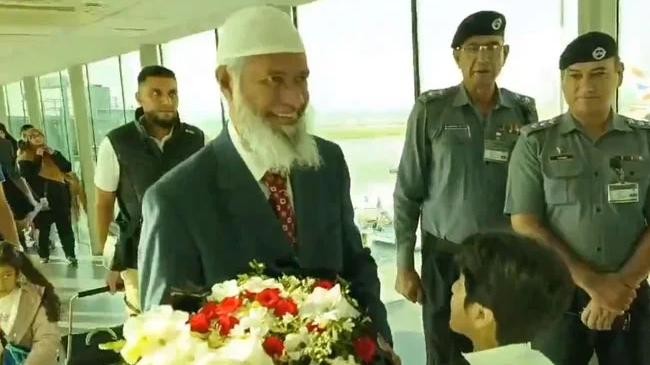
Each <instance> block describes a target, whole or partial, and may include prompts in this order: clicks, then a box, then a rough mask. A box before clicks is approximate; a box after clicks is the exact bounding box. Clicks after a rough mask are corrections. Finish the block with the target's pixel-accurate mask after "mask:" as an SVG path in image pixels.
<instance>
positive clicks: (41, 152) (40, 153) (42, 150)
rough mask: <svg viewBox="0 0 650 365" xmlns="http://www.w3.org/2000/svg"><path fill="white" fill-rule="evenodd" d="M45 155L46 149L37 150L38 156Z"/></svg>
mask: <svg viewBox="0 0 650 365" xmlns="http://www.w3.org/2000/svg"><path fill="white" fill-rule="evenodd" d="M43 153H45V148H43V147H39V148H37V149H36V154H37V155H39V156H41V157H43Z"/></svg>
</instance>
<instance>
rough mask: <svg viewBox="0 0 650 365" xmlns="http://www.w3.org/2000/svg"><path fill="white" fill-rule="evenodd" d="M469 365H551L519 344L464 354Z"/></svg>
mask: <svg viewBox="0 0 650 365" xmlns="http://www.w3.org/2000/svg"><path fill="white" fill-rule="evenodd" d="M464 356H465V360H467V361H468V362H469V363H470V365H553V363H552V362H551V360H549V359H548V358H547V357H546V356H544V354H542V353H541V352H539V351H537V350H534V349H532V348H531V347H530V343H520V344H514V345H508V346H500V347H495V348H493V349H489V350H485V351H477V352H471V353H468V354H464Z"/></svg>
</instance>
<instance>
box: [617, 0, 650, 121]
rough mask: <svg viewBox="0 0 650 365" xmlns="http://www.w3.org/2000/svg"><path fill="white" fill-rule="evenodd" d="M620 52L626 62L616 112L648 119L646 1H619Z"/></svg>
mask: <svg viewBox="0 0 650 365" xmlns="http://www.w3.org/2000/svg"><path fill="white" fill-rule="evenodd" d="M618 11H619V32H620V34H619V37H618V39H619V50H620V55H621V59H622V60H623V62H624V63H625V75H624V77H623V85H622V87H621V89H620V90H619V96H618V110H619V113H621V114H625V115H627V116H630V117H633V118H638V119H644V118H645V119H647V120H650V28H648V26H647V14H648V12H649V11H650V3H648V1H646V0H619V10H618Z"/></svg>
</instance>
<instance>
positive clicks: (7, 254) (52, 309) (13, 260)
mask: <svg viewBox="0 0 650 365" xmlns="http://www.w3.org/2000/svg"><path fill="white" fill-rule="evenodd" d="M0 265H2V266H10V267H12V268H14V269H15V270H16V273H17V274H23V276H25V278H26V279H27V281H29V282H30V283H32V284H34V285H37V286H40V287H43V288H44V289H45V292H44V293H43V299H42V305H43V308H45V313H46V314H47V319H48V320H49V321H50V322H58V321H59V319H61V301H60V300H59V297H58V296H57V295H56V293H55V292H54V286H53V285H52V283H50V282H49V281H48V280H47V279H46V278H45V276H43V274H41V272H40V271H38V269H37V268H36V267H35V266H34V264H33V263H32V261H31V260H30V259H29V257H27V255H25V254H24V253H23V252H20V251H18V249H17V247H16V246H14V245H13V244H11V243H9V242H1V243H0Z"/></svg>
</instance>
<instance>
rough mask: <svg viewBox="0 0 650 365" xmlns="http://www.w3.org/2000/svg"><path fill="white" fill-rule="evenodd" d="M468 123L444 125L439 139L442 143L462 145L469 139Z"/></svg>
mask: <svg viewBox="0 0 650 365" xmlns="http://www.w3.org/2000/svg"><path fill="white" fill-rule="evenodd" d="M470 133H471V132H470V129H469V125H464V126H461V125H458V126H455V125H454V126H451V125H446V126H444V129H443V130H442V135H441V136H440V139H441V141H442V142H443V143H446V144H449V145H463V144H466V143H469V141H470V140H471V134H470Z"/></svg>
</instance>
